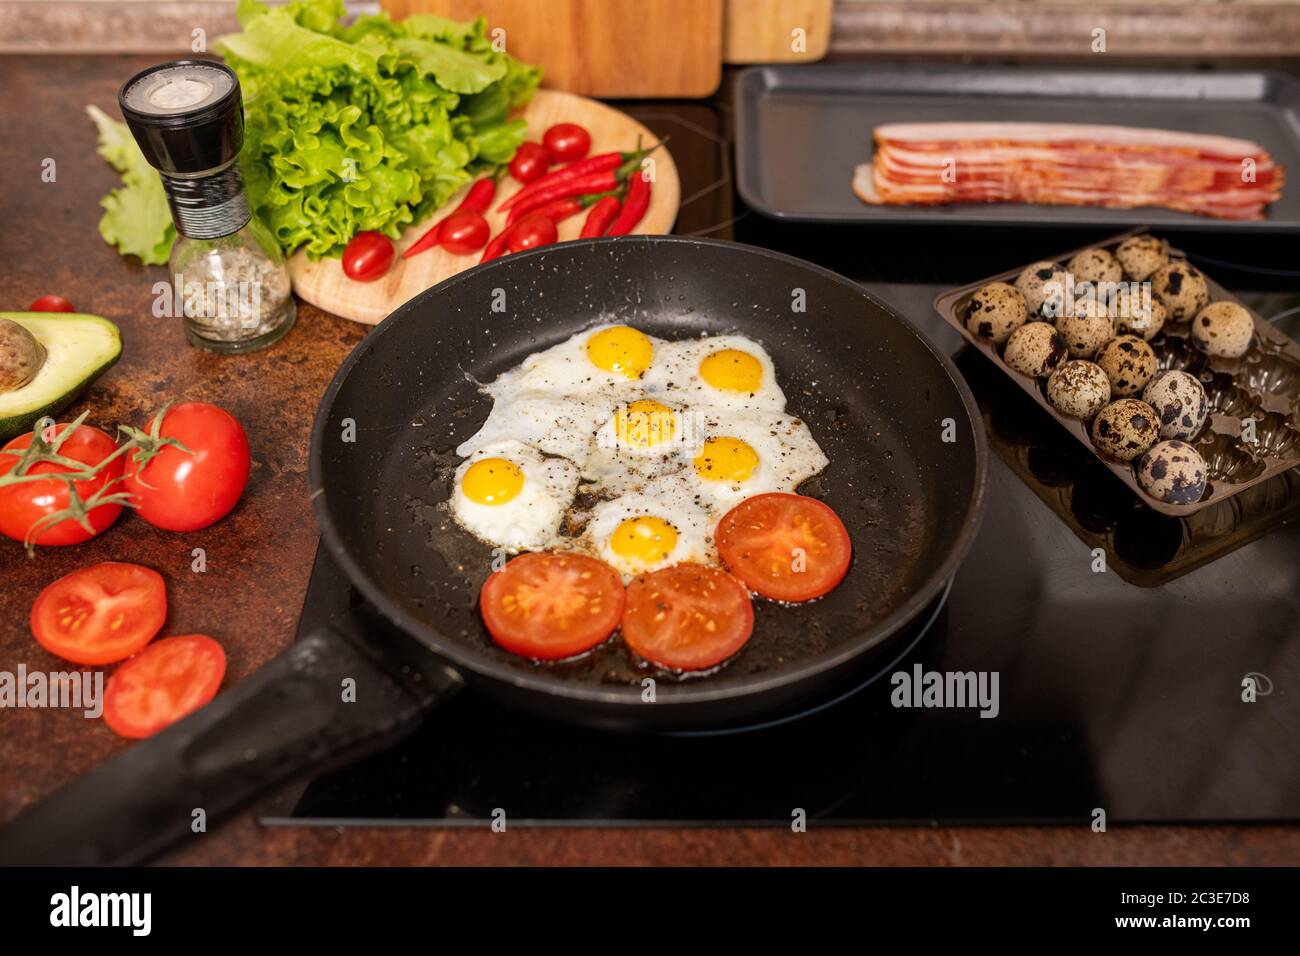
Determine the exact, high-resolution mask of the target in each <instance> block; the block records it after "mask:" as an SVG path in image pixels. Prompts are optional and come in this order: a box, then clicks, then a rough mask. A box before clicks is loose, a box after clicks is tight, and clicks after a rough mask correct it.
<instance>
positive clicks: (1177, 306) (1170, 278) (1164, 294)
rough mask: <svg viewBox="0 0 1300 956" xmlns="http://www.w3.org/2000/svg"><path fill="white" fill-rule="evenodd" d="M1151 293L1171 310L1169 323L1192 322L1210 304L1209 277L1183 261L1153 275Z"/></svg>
mask: <svg viewBox="0 0 1300 956" xmlns="http://www.w3.org/2000/svg"><path fill="white" fill-rule="evenodd" d="M1151 291H1152V292H1154V293H1155V296H1156V298H1157V299H1159V300H1160V301H1161V302H1163V303H1164V305H1165V309H1166V310H1168V321H1170V322H1189V321H1191V319H1192V318H1193V317H1195V315H1196V314H1197V313H1198V312H1200V311H1201V309H1203V308H1205V307H1206V306H1207V305H1209V303H1210V289H1209V286H1208V285H1206V282H1205V276H1204V275H1202V274H1201V271H1200V270H1199V269H1197V268H1196V266H1194V265H1192V264H1191V263H1190V262H1184V261H1183V260H1181V259H1178V260H1175V261H1173V262H1170V263H1169V264H1168V265H1165V266H1161V267H1160V268H1159V269H1157V270H1156V271H1155V272H1154V273H1152V275H1151Z"/></svg>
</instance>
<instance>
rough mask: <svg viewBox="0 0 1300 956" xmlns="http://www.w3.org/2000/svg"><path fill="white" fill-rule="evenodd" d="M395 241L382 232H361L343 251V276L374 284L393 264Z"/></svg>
mask: <svg viewBox="0 0 1300 956" xmlns="http://www.w3.org/2000/svg"><path fill="white" fill-rule="evenodd" d="M393 254H394V250H393V240H391V239H389V238H388V237H387V236H385V235H384V234H383V233H380V232H359V233H357V234H356V235H355V236H353V237H352V241H351V242H349V243H348V244H347V246H346V247H344V249H343V274H344V275H346V276H347V277H348V278H349V279H355V280H356V281H358V282H374V281H375V280H376V279H378V278H379V277H380V276H382V275H383V274H384V273H386V272H387V271H388V267H389V266H391V265H392V264H393Z"/></svg>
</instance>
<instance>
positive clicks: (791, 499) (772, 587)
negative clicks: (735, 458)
mask: <svg viewBox="0 0 1300 956" xmlns="http://www.w3.org/2000/svg"><path fill="white" fill-rule="evenodd" d="M716 540H717V544H718V554H719V555H720V556H721V557H722V562H723V563H724V564H725V565H726V566H727V567H728V568H729V569H730V570H731V573H732V574H734V575H735V576H736V577H738V578H740V580H742V581H744V582H745V583H746V584H747V585H749V587H750V589H751V590H753V591H756V592H758V593H759V594H761V595H763V596H764V597H770V598H774V599H776V600H778V601H810V600H812V599H813V598H815V597H821V596H822V595H823V594H825V593H826V592H828V591H830V590H832V589H833V588H834V587H835V586H836V585H837V584H839V583H840V582H841V581H842V580H844V575H845V574H847V573H848V570H849V559H850V558H851V557H852V555H853V545H852V544H851V543H850V541H849V533H848V531H846V530H845V528H844V522H842V521H840V519H839V516H838V515H837V514H836V513H835V512H834V511H832V510H831V508H830V506H829V505H827V504H824V503H823V502H820V501H818V500H817V499H816V498H808V497H805V496H804V495H792V494H787V493H785V492H772V493H770V494H764V495H755V496H754V497H752V498H746V499H745V500H744V501H742V502H741V503H740V504H738V505H736V507H734V508H732V509H731V510H730V511H728V512H727V513H726V514H725V515H723V516H722V520H721V521H719V522H718V530H717V534H716Z"/></svg>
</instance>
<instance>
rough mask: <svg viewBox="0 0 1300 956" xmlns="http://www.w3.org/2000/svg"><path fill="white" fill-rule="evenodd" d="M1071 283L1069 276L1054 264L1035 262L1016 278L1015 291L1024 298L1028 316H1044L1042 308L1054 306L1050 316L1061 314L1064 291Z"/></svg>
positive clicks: (1059, 266)
mask: <svg viewBox="0 0 1300 956" xmlns="http://www.w3.org/2000/svg"><path fill="white" fill-rule="evenodd" d="M1072 284H1073V283H1072V282H1071V280H1070V274H1069V273H1068V272H1066V271H1065V269H1064V268H1062V266H1061V265H1060V264H1059V263H1056V262H1047V261H1043V262H1035V263H1034V264H1033V265H1032V266H1029V267H1028V268H1027V269H1025V271H1024V272H1022V273H1020V275H1019V276H1017V277H1016V290H1017V291H1018V292H1019V293H1020V294H1021V295H1023V296H1024V297H1025V307H1026V308H1028V309H1029V314H1030V315H1042V314H1044V308H1043V306H1044V305H1046V304H1047V303H1048V302H1049V301H1050V302H1052V303H1054V304H1055V308H1054V310H1053V311H1052V312H1051V313H1050V314H1052V315H1060V314H1061V311H1062V309H1061V305H1062V304H1063V303H1064V301H1065V293H1066V289H1067V288H1068V287H1069V286H1070V285H1072Z"/></svg>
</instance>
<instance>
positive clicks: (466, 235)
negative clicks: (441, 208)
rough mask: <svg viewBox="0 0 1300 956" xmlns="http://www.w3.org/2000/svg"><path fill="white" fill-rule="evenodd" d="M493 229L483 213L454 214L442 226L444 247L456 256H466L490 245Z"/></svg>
mask: <svg viewBox="0 0 1300 956" xmlns="http://www.w3.org/2000/svg"><path fill="white" fill-rule="evenodd" d="M491 234H492V229H491V227H490V226H488V221H487V220H486V219H484V218H483V214H482V213H477V212H454V213H452V214H451V215H450V216H448V217H447V218H446V220H445V221H444V222H443V224H442V230H441V231H440V232H439V234H438V235H439V237H440V239H441V242H442V247H443V248H444V249H446V250H447V251H448V252H450V253H451V254H452V255H454V256H466V255H469V254H470V253H471V252H476V251H478V250H479V249H482V248H483V247H484V246H486V245H487V243H488V237H489V236H490V235H491Z"/></svg>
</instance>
